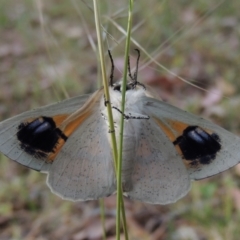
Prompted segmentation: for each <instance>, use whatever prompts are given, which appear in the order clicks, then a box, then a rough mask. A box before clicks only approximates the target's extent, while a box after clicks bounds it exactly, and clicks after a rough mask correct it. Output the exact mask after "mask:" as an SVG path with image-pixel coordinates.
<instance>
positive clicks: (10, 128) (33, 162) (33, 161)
mask: <svg viewBox="0 0 240 240" xmlns="http://www.w3.org/2000/svg"><path fill="white" fill-rule="evenodd" d="M88 98H89V95H83V96H79V97H75V98H71V99H67V100H64V101H62V102H59V103H55V104H51V105H48V106H44V107H41V108H38V109H35V110H31V111H28V112H24V113H22V114H20V115H17V116H15V117H12V118H10V119H7V120H5V121H3V122H1V123H0V151H1V152H2V153H3V154H4V155H6V156H7V157H9V158H10V159H12V160H14V161H16V162H18V163H20V164H22V165H24V166H27V167H29V168H32V169H34V170H37V171H48V169H49V167H50V166H51V164H48V163H47V162H46V161H42V160H41V161H40V160H39V159H37V158H35V157H33V156H31V155H29V154H27V153H26V152H24V151H23V150H22V149H21V147H20V143H19V141H18V139H17V137H16V134H17V132H18V126H19V125H20V123H22V122H24V121H25V120H26V119H29V118H38V117H40V116H48V117H52V116H54V115H59V114H71V113H73V112H75V111H76V110H77V109H79V108H80V107H81V106H82V105H83V104H84V103H85V102H86V101H87V99H88Z"/></svg>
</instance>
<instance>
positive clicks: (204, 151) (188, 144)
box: [173, 126, 221, 165]
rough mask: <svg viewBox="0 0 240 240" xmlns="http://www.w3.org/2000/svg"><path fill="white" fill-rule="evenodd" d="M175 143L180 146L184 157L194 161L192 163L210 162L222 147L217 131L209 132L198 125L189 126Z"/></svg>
mask: <svg viewBox="0 0 240 240" xmlns="http://www.w3.org/2000/svg"><path fill="white" fill-rule="evenodd" d="M173 144H174V145H178V146H179V148H180V149H181V152H182V156H183V158H184V159H185V160H187V161H192V165H196V164H199V163H200V164H209V163H210V162H211V161H213V160H214V159H215V158H216V154H217V153H218V152H219V151H220V149H221V144H220V138H219V136H218V135H217V134H216V133H212V134H209V133H208V132H206V131H204V130H203V129H202V128H200V127H197V126H190V127H187V128H186V129H185V130H184V131H183V134H182V135H181V136H180V137H178V138H177V139H176V140H175V141H174V142H173Z"/></svg>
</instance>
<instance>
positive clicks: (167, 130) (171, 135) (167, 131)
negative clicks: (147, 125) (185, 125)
mask: <svg viewBox="0 0 240 240" xmlns="http://www.w3.org/2000/svg"><path fill="white" fill-rule="evenodd" d="M154 119H155V121H156V123H157V124H158V126H159V127H160V128H161V129H162V130H163V131H164V133H165V134H166V135H167V137H168V138H169V139H170V140H171V142H173V141H175V139H176V136H175V135H174V133H173V131H172V130H171V129H170V128H169V126H167V125H166V124H165V123H163V122H162V121H161V120H160V119H158V118H154Z"/></svg>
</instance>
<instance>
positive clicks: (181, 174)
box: [126, 118, 190, 204]
mask: <svg viewBox="0 0 240 240" xmlns="http://www.w3.org/2000/svg"><path fill="white" fill-rule="evenodd" d="M134 126H135V128H136V126H138V125H137V122H135V124H134ZM136 132H137V135H136V142H137V147H136V154H135V159H133V161H134V164H133V166H134V167H133V172H132V177H131V186H132V188H131V190H129V191H128V192H126V195H127V196H128V197H130V198H131V199H135V200H139V201H142V202H147V203H151V204H168V203H172V202H176V201H177V200H178V199H180V198H181V197H183V196H185V195H186V194H187V192H188V191H189V189H190V180H189V175H188V173H187V170H186V168H185V166H184V164H183V163H182V160H181V157H180V156H179V154H178V152H177V151H176V149H175V147H174V145H173V144H172V143H171V142H169V139H168V138H167V136H166V135H165V134H164V132H163V131H162V130H161V128H160V127H159V126H158V125H157V124H156V123H155V122H154V121H153V120H152V119H151V118H150V119H149V120H143V121H142V120H141V125H140V124H139V126H138V129H136Z"/></svg>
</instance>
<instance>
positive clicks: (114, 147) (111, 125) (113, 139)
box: [93, 0, 128, 240]
mask: <svg viewBox="0 0 240 240" xmlns="http://www.w3.org/2000/svg"><path fill="white" fill-rule="evenodd" d="M93 5H94V15H95V24H96V31H97V39H98V49H99V58H100V65H101V70H102V78H103V86H104V95H105V100H106V101H107V102H108V103H109V104H107V112H108V122H109V128H110V129H109V131H110V132H111V143H112V151H113V158H114V166H115V172H117V162H118V159H117V157H118V152H117V143H116V137H115V129H114V122H113V115H112V108H111V100H110V94H109V91H108V80H107V74H106V66H105V61H104V50H103V41H102V34H101V24H100V19H99V9H98V3H97V0H93ZM120 201H121V212H122V221H123V228H124V234H125V238H126V240H127V239H128V234H127V227H126V226H127V224H126V217H125V209H124V202H123V196H122V191H121V190H120ZM119 217H120V214H119ZM119 222H120V221H119ZM118 226H119V228H118V229H119V231H118V238H119V239H120V224H119V225H118Z"/></svg>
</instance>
